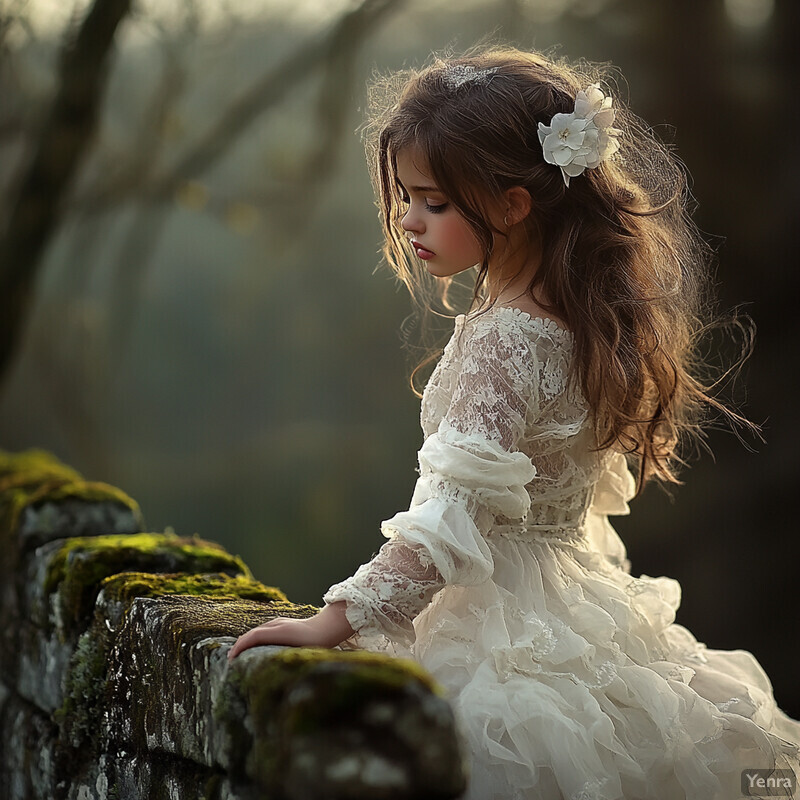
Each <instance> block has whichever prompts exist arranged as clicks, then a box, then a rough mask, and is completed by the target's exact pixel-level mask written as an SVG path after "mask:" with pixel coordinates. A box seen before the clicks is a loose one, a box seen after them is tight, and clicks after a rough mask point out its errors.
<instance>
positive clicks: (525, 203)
mask: <svg viewBox="0 0 800 800" xmlns="http://www.w3.org/2000/svg"><path fill="white" fill-rule="evenodd" d="M505 199H506V216H505V220H507V224H508V225H509V226H510V225H516V224H517V223H518V222H522V220H524V219H525V218H526V217H527V216H528V214H530V213H531V194H530V192H529V191H528V190H527V189H526V188H524V187H523V186H512V187H511V188H510V189H506V192H505Z"/></svg>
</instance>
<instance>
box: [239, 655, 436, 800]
mask: <svg viewBox="0 0 800 800" xmlns="http://www.w3.org/2000/svg"><path fill="white" fill-rule="evenodd" d="M234 665H235V667H234V670H233V673H232V675H231V679H230V681H231V684H232V686H233V687H234V688H235V689H236V691H237V693H238V694H239V695H240V696H241V697H242V699H243V700H244V705H245V708H246V712H245V713H246V714H247V715H248V717H249V719H250V720H251V721H252V725H253V734H254V735H253V740H252V745H251V746H250V748H247V747H246V746H244V743H242V744H243V746H242V749H241V752H245V751H246V750H247V749H249V754H248V756H247V763H246V765H245V769H246V771H247V773H248V774H249V775H250V776H251V777H252V778H254V779H255V780H257V781H258V783H259V784H260V785H261V786H263V787H265V788H268V789H274V788H276V787H277V785H278V784H279V782H280V774H281V771H282V769H283V765H282V759H283V749H284V748H285V747H286V743H287V742H288V741H290V740H291V739H292V737H294V736H298V735H308V734H311V735H313V734H315V733H318V732H320V731H322V730H326V731H327V730H330V728H331V727H332V726H333V725H335V724H336V722H337V721H341V720H347V719H351V720H352V719H353V717H354V715H357V714H358V712H359V710H360V709H363V708H364V707H365V706H366V705H367V704H369V703H371V702H373V701H384V700H391V699H393V698H395V699H396V698H398V696H401V697H402V696H407V695H409V694H412V693H416V692H419V691H420V690H422V691H425V692H432V693H433V694H436V695H438V696H441V697H443V696H444V690H443V689H442V688H441V687H440V686H439V685H438V684H437V683H436V682H435V681H434V680H433V678H432V677H431V676H430V675H429V674H428V673H427V672H426V671H425V670H424V669H423V668H422V667H421V666H420V665H419V664H417V663H416V662H414V661H411V660H409V659H398V658H392V657H390V656H386V655H382V654H379V653H372V652H368V651H340V650H329V649H325V648H287V649H286V650H282V651H279V652H278V653H275V654H273V655H271V656H270V657H269V658H264V659H258V660H257V659H250V660H247V661H236V662H234ZM406 699H407V697H406Z"/></svg>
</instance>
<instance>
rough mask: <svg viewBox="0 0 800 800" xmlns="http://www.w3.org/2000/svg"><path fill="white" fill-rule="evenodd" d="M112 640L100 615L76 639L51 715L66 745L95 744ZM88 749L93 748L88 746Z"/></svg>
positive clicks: (78, 746)
mask: <svg viewBox="0 0 800 800" xmlns="http://www.w3.org/2000/svg"><path fill="white" fill-rule="evenodd" d="M112 643H113V640H112V636H111V634H110V632H109V630H108V628H107V626H106V624H105V619H104V618H103V616H102V615H101V614H97V615H95V619H94V622H93V623H92V625H91V627H90V628H89V629H88V630H87V631H85V632H84V633H83V635H82V636H81V637H80V638H79V639H78V644H77V647H76V648H75V651H74V653H73V654H72V658H71V660H70V665H69V670H68V671H67V674H66V675H65V676H64V702H63V703H62V705H61V708H59V709H57V710H56V711H55V713H54V714H53V720H54V721H55V723H56V724H57V725H58V726H59V729H60V739H61V744H62V746H63V747H65V748H74V749H78V748H81V749H83V748H84V745H85V743H86V742H87V741H89V742H94V744H97V741H96V736H97V724H96V723H97V715H98V713H100V712H101V709H102V706H103V694H104V692H105V686H106V679H107V669H108V658H109V653H110V651H111V646H112ZM89 751H90V752H93V751H94V748H89Z"/></svg>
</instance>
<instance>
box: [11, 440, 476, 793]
mask: <svg viewBox="0 0 800 800" xmlns="http://www.w3.org/2000/svg"><path fill="white" fill-rule="evenodd" d="M0 536H1V537H2V542H1V543H0V544H1V545H2V567H0V589H1V590H2V600H1V604H0V798H3V799H5V798H13V800H22V799H23V798H24V799H25V800H29V799H32V798H42V800H44V799H45V798H46V799H47V800H54V799H55V800H60V799H61V798H65V799H66V800H100V799H101V798H117V799H118V800H128V799H129V798H130V800H138V799H139V798H141V799H142V800H144V799H145V798H147V800H157V799H158V798H181V800H189V799H190V798H191V799H192V800H194V799H195V798H197V800H199V799H200V798H210V799H213V800H222V799H223V798H230V800H255V799H256V798H259V799H261V798H263V799H264V800H280V799H281V798H286V799H287V800H290V799H293V798H297V799H298V800H299V799H305V798H309V799H311V798H313V800H327V799H328V798H330V799H331V800H333V799H334V798H337V799H338V798H343V799H344V798H370V800H380V799H381V798H393V799H394V798H397V799H398V800H399V799H400V798H417V799H420V798H430V800H434V798H442V799H444V798H455V797H458V796H459V794H461V793H462V792H463V789H464V785H465V777H464V765H463V760H462V757H461V751H460V749H459V742H458V739H457V736H456V733H455V729H454V725H453V717H452V711H451V709H450V706H449V705H448V703H447V702H446V701H445V699H444V697H443V696H442V693H441V690H440V689H439V688H438V687H437V686H436V685H435V684H434V683H433V681H432V680H431V678H430V677H429V676H428V675H427V674H426V673H424V672H423V671H422V670H421V668H419V667H418V666H417V665H415V664H414V663H413V662H410V661H402V660H398V659H390V658H387V657H384V656H379V655H377V654H373V653H366V652H342V651H339V650H325V649H307V648H283V647H260V648H253V649H252V650H249V651H246V652H245V653H243V654H242V655H241V656H240V657H238V658H237V659H236V660H235V661H234V662H232V663H230V664H229V662H228V660H227V657H226V653H227V650H228V648H229V647H230V645H231V644H232V642H233V641H234V638H235V637H236V636H238V635H240V634H241V633H243V632H244V631H245V630H247V629H249V628H250V627H252V626H254V625H257V624H260V623H261V622H264V621H265V620H267V619H269V618H271V617H273V616H277V615H281V616H289V617H306V616H310V615H311V614H313V613H314V612H315V611H316V609H315V608H314V607H312V606H303V605H296V604H294V603H291V602H290V601H289V600H288V599H287V598H286V596H285V595H284V594H283V593H282V592H281V591H280V590H278V589H275V588H272V587H269V586H264V585H263V584H261V583H259V582H258V581H256V580H254V579H253V576H252V575H251V573H250V571H249V570H248V568H247V567H246V566H245V564H244V563H242V561H241V560H240V559H238V558H236V557H234V556H232V555H230V554H229V553H227V552H226V551H225V550H224V549H222V548H221V547H220V546H219V545H216V544H213V543H211V542H207V541H203V540H201V539H198V538H196V537H194V538H181V537H178V536H175V535H174V534H171V533H146V532H142V517H141V514H140V512H139V508H138V506H137V504H136V503H135V502H134V501H133V500H132V499H131V498H130V497H128V496H127V495H125V494H124V493H123V492H121V491H119V490H118V489H115V488H114V487H111V486H108V485H106V484H102V483H92V482H89V481H85V480H84V479H83V478H82V477H81V476H80V475H78V474H77V473H76V472H75V471H74V470H72V469H70V468H69V467H67V466H65V465H63V464H61V463H60V462H58V461H57V460H56V459H54V458H53V457H52V456H50V455H48V454H46V453H43V452H39V451H28V452H24V453H19V454H14V455H11V454H6V453H2V452H0Z"/></svg>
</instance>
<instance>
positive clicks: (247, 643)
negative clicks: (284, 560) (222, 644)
mask: <svg viewBox="0 0 800 800" xmlns="http://www.w3.org/2000/svg"><path fill="white" fill-rule="evenodd" d="M344 612H345V604H344V602H340V603H331V604H330V605H327V606H325V607H324V608H323V609H322V610H321V611H320V612H319V613H318V614H315V615H314V616H313V617H310V618H309V619H287V618H286V617H278V618H276V619H271V620H270V621H269V622H265V623H264V624H263V625H259V626H258V627H257V628H253V629H252V630H249V631H247V633H245V634H243V635H242V636H240V637H239V638H238V639H237V640H236V643H235V644H234V645H233V647H232V648H231V649H230V650H229V651H228V659H229V660H230V659H233V658H236V656H238V655H239V653H241V652H242V650H247V649H248V648H250V647H256V646H257V645H264V644H283V645H291V646H293V647H335V646H336V645H337V644H339V642H343V641H344V640H345V639H348V638H349V637H350V636H352V635H353V633H354V631H353V629H352V628H351V627H350V623H349V622H348V621H347V618H346V617H345V613H344Z"/></svg>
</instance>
